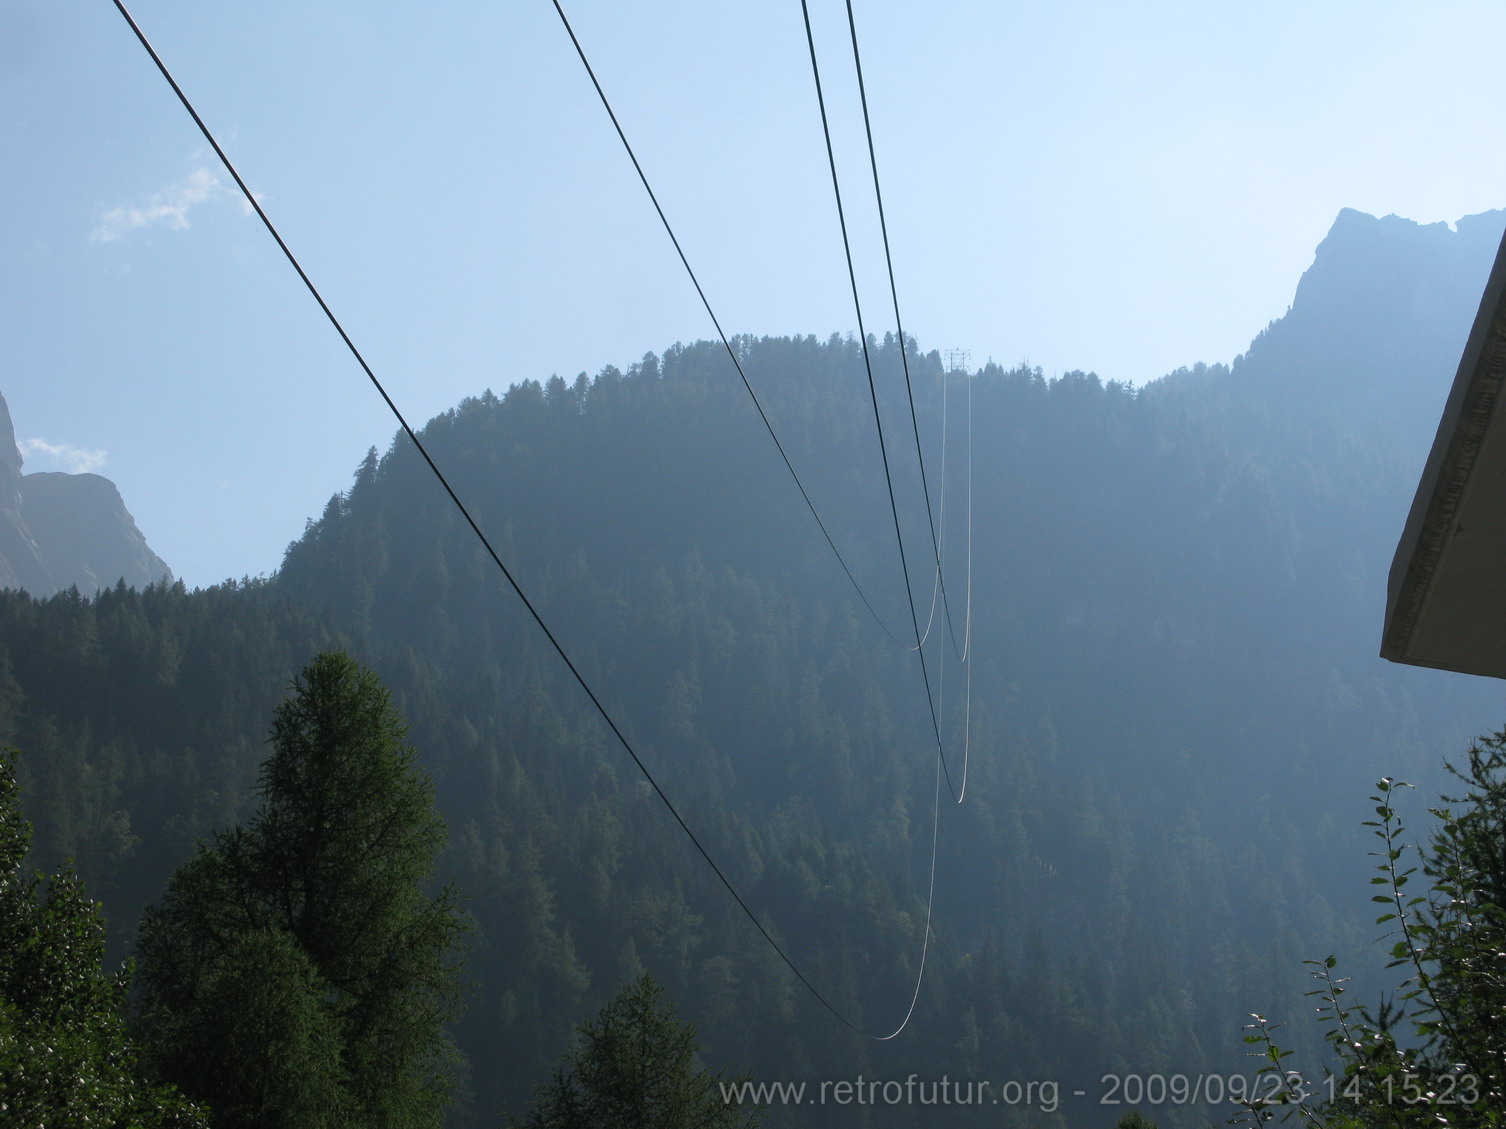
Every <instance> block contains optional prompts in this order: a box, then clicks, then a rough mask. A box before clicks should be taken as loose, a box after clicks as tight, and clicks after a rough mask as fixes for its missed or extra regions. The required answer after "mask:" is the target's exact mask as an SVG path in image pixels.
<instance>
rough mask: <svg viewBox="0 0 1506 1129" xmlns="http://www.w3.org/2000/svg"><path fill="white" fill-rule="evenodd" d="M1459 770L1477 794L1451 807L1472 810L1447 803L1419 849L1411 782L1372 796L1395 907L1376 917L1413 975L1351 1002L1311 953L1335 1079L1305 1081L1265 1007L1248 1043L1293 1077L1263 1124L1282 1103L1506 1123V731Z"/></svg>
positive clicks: (1326, 1114)
mask: <svg viewBox="0 0 1506 1129" xmlns="http://www.w3.org/2000/svg"><path fill="white" fill-rule="evenodd" d="M1451 771H1453V772H1454V775H1455V776H1456V777H1457V778H1458V780H1459V781H1460V782H1462V783H1463V784H1464V785H1465V792H1464V794H1463V795H1462V796H1459V797H1447V798H1446V803H1447V804H1449V805H1463V806H1462V807H1454V806H1444V807H1439V808H1435V809H1433V815H1434V816H1435V817H1436V818H1437V819H1438V821H1439V826H1438V828H1437V829H1436V830H1435V831H1434V832H1432V834H1431V835H1430V836H1429V838H1428V841H1427V843H1426V844H1425V845H1424V846H1422V847H1421V848H1419V849H1416V850H1415V851H1414V850H1413V849H1412V848H1410V847H1408V846H1407V845H1406V844H1405V842H1404V840H1403V833H1404V830H1405V829H1404V827H1403V826H1402V823H1401V819H1400V817H1399V815H1398V813H1397V810H1396V808H1395V807H1394V806H1393V804H1394V794H1395V792H1396V791H1397V789H1399V788H1401V787H1404V785H1401V784H1398V783H1397V782H1395V781H1393V780H1391V779H1389V778H1387V779H1383V780H1381V781H1380V782H1379V784H1378V785H1377V788H1378V792H1377V794H1376V795H1374V796H1372V797H1371V800H1372V801H1373V803H1374V805H1375V813H1376V816H1377V819H1375V820H1371V821H1368V822H1367V826H1369V827H1372V828H1374V831H1375V834H1376V836H1377V837H1378V838H1379V839H1380V841H1381V850H1379V851H1376V852H1374V853H1375V854H1376V855H1377V856H1378V857H1379V859H1380V862H1379V864H1378V865H1377V867H1376V869H1377V870H1378V871H1379V874H1377V875H1376V877H1374V878H1372V879H1371V883H1372V887H1373V888H1375V889H1376V891H1377V892H1376V893H1375V894H1374V896H1373V897H1372V899H1371V900H1372V902H1375V903H1377V904H1378V905H1379V906H1380V907H1382V908H1383V909H1384V911H1385V912H1383V913H1382V914H1381V915H1380V916H1379V917H1377V918H1376V923H1377V924H1381V925H1388V926H1390V927H1391V931H1390V932H1389V933H1388V938H1389V939H1391V940H1392V944H1391V945H1390V947H1389V951H1390V956H1391V960H1390V963H1389V964H1388V965H1387V967H1388V968H1392V969H1401V970H1403V971H1404V972H1405V973H1406V974H1407V979H1406V980H1405V981H1404V982H1403V983H1402V984H1401V985H1400V987H1399V988H1398V989H1397V990H1396V992H1395V993H1394V994H1393V995H1392V996H1391V997H1390V998H1389V999H1385V998H1383V999H1382V1000H1381V1002H1380V1004H1379V1005H1378V1006H1377V1007H1375V1008H1373V1009H1372V1008H1370V1007H1367V1006H1364V1005H1359V1004H1353V1003H1350V1002H1349V1001H1348V1000H1346V999H1344V996H1345V995H1346V993H1347V991H1348V989H1347V988H1346V987H1345V980H1344V979H1343V978H1340V977H1338V976H1337V975H1336V973H1335V969H1336V967H1337V965H1338V961H1337V959H1336V958H1334V957H1332V956H1330V957H1329V958H1328V959H1327V960H1325V961H1310V962H1309V964H1311V965H1313V966H1314V972H1313V975H1314V976H1315V977H1317V979H1318V981H1319V984H1320V986H1319V987H1318V988H1317V989H1315V990H1314V991H1313V992H1312V993H1310V994H1312V995H1315V996H1318V997H1319V999H1320V1000H1321V1002H1322V1004H1321V1007H1320V1008H1319V1012H1320V1014H1321V1015H1322V1016H1323V1017H1324V1020H1325V1021H1326V1023H1327V1031H1326V1038H1327V1041H1328V1043H1329V1046H1330V1047H1331V1049H1332V1053H1333V1057H1334V1059H1335V1061H1336V1065H1335V1066H1333V1067H1330V1068H1327V1069H1325V1070H1324V1072H1323V1075H1322V1078H1321V1080H1313V1079H1312V1077H1311V1075H1306V1076H1304V1074H1303V1073H1301V1072H1298V1071H1296V1070H1295V1069H1294V1066H1293V1063H1292V1061H1290V1060H1291V1053H1290V1052H1289V1051H1285V1050H1283V1049H1282V1048H1281V1047H1280V1046H1279V1045H1278V1044H1277V1043H1276V1041H1275V1036H1274V1030H1273V1029H1272V1028H1271V1026H1270V1025H1269V1024H1267V1023H1266V1021H1265V1020H1263V1019H1261V1018H1260V1017H1258V1016H1257V1017H1256V1024H1255V1029H1254V1033H1253V1034H1252V1035H1250V1036H1249V1038H1248V1040H1247V1041H1248V1042H1251V1043H1254V1044H1256V1045H1257V1046H1258V1047H1260V1049H1261V1052H1262V1054H1263V1055H1264V1057H1265V1058H1267V1059H1268V1062H1267V1064H1266V1066H1265V1069H1264V1072H1265V1073H1266V1074H1269V1075H1274V1076H1281V1077H1284V1078H1285V1086H1284V1088H1283V1090H1282V1092H1281V1094H1280V1096H1279V1098H1278V1099H1277V1100H1275V1101H1272V1102H1256V1103H1250V1104H1249V1107H1248V1112H1249V1114H1250V1115H1251V1117H1252V1119H1253V1120H1257V1121H1258V1120H1260V1115H1261V1114H1262V1113H1263V1112H1264V1111H1265V1110H1266V1109H1268V1108H1269V1107H1270V1106H1272V1105H1274V1106H1276V1107H1281V1106H1288V1107H1297V1108H1300V1109H1301V1110H1302V1111H1303V1117H1304V1120H1305V1121H1306V1122H1307V1123H1309V1124H1314V1125H1327V1126H1331V1127H1332V1129H1359V1127H1365V1126H1372V1125H1378V1124H1389V1125H1395V1126H1398V1127H1399V1129H1400V1127H1406V1126H1418V1127H1419V1129H1420V1127H1422V1126H1434V1127H1443V1129H1450V1127H1452V1129H1474V1127H1486V1126H1499V1125H1503V1124H1506V730H1502V731H1500V732H1497V733H1494V734H1492V735H1491V736H1489V737H1483V738H1480V739H1479V740H1478V741H1476V742H1475V743H1474V744H1472V745H1471V747H1470V749H1469V753H1468V761H1467V764H1466V765H1465V767H1463V768H1462V769H1456V768H1452V766H1451ZM1412 857H1416V858H1417V859H1418V865H1415V866H1413V865H1409V859H1410V858H1412ZM1419 875H1420V876H1421V877H1423V878H1425V879H1426V880H1428V882H1429V883H1430V885H1429V888H1428V890H1427V891H1426V892H1423V893H1418V892H1416V891H1415V890H1412V889H1408V887H1409V886H1410V885H1411V880H1412V879H1414V878H1416V877H1419Z"/></svg>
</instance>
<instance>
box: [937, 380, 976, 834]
mask: <svg viewBox="0 0 1506 1129" xmlns="http://www.w3.org/2000/svg"><path fill="white" fill-rule="evenodd" d="M947 401H948V396H947V374H946V371H945V370H943V371H942V374H941V499H940V505H939V512H938V516H937V529H938V535H939V536H940V538H941V539H942V542H943V543H945V541H946V496H947V481H948V475H947V457H946V451H947V434H948V427H947ZM972 460H973V399H972V385H971V384H969V385H968V400H967V482H968V518H967V538H968V558H967V587H968V604H967V618H966V620H965V621H964V625H963V636H962V638H963V645H962V651H961V653H960V654H959V655H958V658H959V660H960V661H961V663H962V665H963V666H964V667H966V668H967V682H966V690H965V692H964V694H963V707H962V787H961V788H959V789H958V790H957V803H959V804H960V803H961V802H962V801H963V800H964V799H965V798H966V796H967V770H968V762H969V759H970V752H971V749H972V740H973V668H972V664H971V663H969V662H968V657H969V656H968V650H969V644H970V643H971V633H972V626H973V621H972V614H973V608H972V583H973V560H972V537H973V524H972V522H973V517H972V483H973V461H972ZM939 665H940V667H941V670H940V673H939V674H938V675H937V677H936V697H937V698H939V699H940V700H941V705H942V709H943V710H945V708H946V652H945V651H942V652H941V662H940V664H939Z"/></svg>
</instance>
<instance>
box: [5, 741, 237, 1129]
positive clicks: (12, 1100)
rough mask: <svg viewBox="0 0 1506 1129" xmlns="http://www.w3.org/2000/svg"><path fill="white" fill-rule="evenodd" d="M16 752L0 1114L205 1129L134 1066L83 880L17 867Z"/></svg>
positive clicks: (120, 1127)
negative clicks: (44, 878)
mask: <svg viewBox="0 0 1506 1129" xmlns="http://www.w3.org/2000/svg"><path fill="white" fill-rule="evenodd" d="M15 759H16V758H15V753H14V752H12V751H9V750H0V1123H3V1124H5V1125H16V1126H21V1125H37V1126H48V1125H56V1126H75V1125H78V1126H84V1125H97V1126H101V1127H117V1129H127V1127H129V1129H202V1127H203V1126H204V1125H206V1124H207V1122H206V1119H205V1117H204V1115H203V1113H202V1112H201V1111H200V1110H199V1109H197V1108H196V1107H194V1106H193V1105H192V1104H190V1103H188V1102H185V1101H183V1100H182V1099H181V1098H180V1097H178V1096H177V1095H176V1094H174V1093H173V1091H172V1090H171V1089H170V1088H168V1087H160V1086H152V1085H150V1084H148V1083H147V1082H145V1081H144V1080H143V1079H142V1077H141V1076H140V1074H139V1072H138V1071H137V1068H136V1054H135V1048H134V1047H133V1046H132V1045H131V1043H130V1041H129V1040H128V1039H127V1037H126V1030H125V1016H124V1005H125V995H126V990H127V976H126V974H125V973H120V974H118V975H115V976H109V975H106V974H105V973H104V971H103V970H102V968H101V962H102V960H103V958H104V948H105V945H104V921H103V918H102V916H101V914H100V911H99V907H98V905H96V904H95V903H94V902H91V901H90V900H89V899H88V898H87V897H86V896H85V893H84V886H83V883H82V882H81V881H80V880H79V879H78V878H77V877H76V876H75V875H74V874H73V873H72V871H71V870H64V871H63V872H62V873H60V874H57V875H55V876H53V877H52V878H50V879H48V880H47V881H46V883H45V890H44V888H43V887H44V883H43V881H42V879H41V878H40V877H33V878H31V879H24V878H23V877H22V875H21V867H22V860H23V858H24V857H25V855H26V849H27V845H28V843H29V841H30V838H31V829H30V827H29V826H28V825H27V824H26V822H25V821H24V820H23V819H22V818H21V815H20V812H19V810H18V809H17V806H16V798H17V792H18V789H17V786H16V777H15Z"/></svg>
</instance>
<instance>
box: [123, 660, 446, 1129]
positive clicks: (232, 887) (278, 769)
mask: <svg viewBox="0 0 1506 1129" xmlns="http://www.w3.org/2000/svg"><path fill="white" fill-rule="evenodd" d="M405 733H406V726H405V725H404V724H403V722H402V719H401V717H400V716H399V715H398V713H397V711H396V709H395V708H394V707H393V706H392V704H391V701H390V699H389V697H388V695H387V692H386V690H385V689H384V688H383V687H382V686H381V684H380V682H378V680H377V678H376V676H375V675H374V674H373V673H372V672H371V671H369V670H365V669H363V668H361V667H359V666H358V665H357V664H356V663H354V662H353V661H351V660H350V659H349V658H347V657H346V656H344V655H342V654H324V655H320V656H319V657H318V658H316V659H315V660H314V661H313V662H311V663H310V664H309V665H308V667H307V668H305V670H304V672H303V674H302V675H301V676H300V677H299V678H298V679H296V680H295V682H294V685H293V694H292V696H291V697H289V699H288V700H287V701H285V702H284V703H283V705H282V706H280V707H279V708H278V710H277V713H276V717H275V720H274V722H273V725H272V735H271V744H272V749H273V751H272V755H271V756H270V757H269V758H268V760H267V762H266V764H265V765H264V766H263V770H262V780H261V789H260V794H261V797H262V803H261V808H260V810H259V812H258V814H257V816H256V818H255V819H253V820H252V821H251V822H250V823H249V824H248V825H246V826H244V827H241V828H237V829H236V830H234V831H231V832H227V833H221V834H217V835H216V836H215V837H214V840H213V842H212V844H210V845H209V846H207V847H201V848H200V849H199V851H198V853H197V854H196V855H195V856H194V858H193V859H192V860H191V861H190V862H189V863H188V864H186V865H185V866H184V867H183V868H182V869H180V870H179V871H178V873H177V874H176V875H175V876H174V877H173V880H172V882H171V883H170V884H169V886H168V891H167V895H166V897H165V898H164V899H163V901H162V902H161V903H160V904H158V905H156V906H154V907H152V908H151V909H149V910H148V911H147V913H146V915H145V917H144V918H143V922H142V927H141V938H140V943H139V951H140V960H141V970H142V993H141V1005H140V1006H141V1029H142V1032H143V1037H144V1039H145V1041H146V1045H147V1047H148V1048H149V1050H150V1052H151V1055H152V1061H153V1063H154V1064H155V1066H156V1067H157V1069H158V1070H159V1071H160V1072H161V1073H162V1074H163V1075H164V1076H165V1077H168V1078H171V1079H172V1080H174V1081H176V1082H177V1083H179V1084H180V1085H181V1086H182V1087H183V1089H184V1090H185V1091H186V1092H188V1093H190V1094H194V1095H196V1096H199V1097H202V1098H203V1099H204V1100H206V1101H207V1102H209V1103H210V1104H211V1105H212V1106H213V1107H214V1108H215V1110H216V1111H217V1119H216V1123H217V1124H219V1125H223V1126H237V1127H238V1126H246V1127H248V1129H249V1127H250V1126H271V1125H285V1126H289V1127H290V1129H291V1127H294V1126H321V1125H328V1126H335V1125H345V1124H356V1125H384V1126H391V1127H393V1129H400V1127H401V1129H406V1127H409V1126H413V1127H417V1126H429V1125H438V1124H439V1123H440V1122H441V1120H442V1115H443V1111H444V1107H445V1103H446V1100H447V1095H448V1091H449V1088H450V1084H451V1066H452V1062H451V1056H452V1048H451V1046H450V1043H449V1041H448V1039H447V1038H446V1037H445V1035H444V1033H443V1025H444V1024H445V1023H446V1022H447V1021H448V1020H450V1019H451V1018H453V1017H454V1016H455V1015H456V1014H457V1013H458V996H459V985H458V979H457V977H458V973H459V965H460V958H459V955H458V951H457V942H458V939H459V934H460V933H461V932H462V930H463V929H464V927H465V926H464V920H463V918H462V916H461V914H460V913H459V911H458V909H457V904H456V901H457V896H456V893H455V891H454V889H453V887H445V888H444V889H443V890H441V891H440V892H439V894H437V895H435V896H433V897H431V896H429V895H427V894H426V893H425V892H424V887H425V885H426V884H427V883H428V881H429V880H430V878H431V877H432V875H433V871H434V866H435V859H436V856H437V853H438V852H439V850H440V848H441V847H442V845H443V842H444V837H445V832H444V824H443V823H442V822H441V820H440V819H439V817H438V815H437V814H435V812H434V810H433V789H432V785H431V784H430V783H429V781H428V779H427V777H426V776H425V775H424V774H423V773H422V772H421V771H419V770H418V768H417V767H416V765H415V763H414V753H413V750H412V748H411V747H410V746H409V745H407V744H406V741H405Z"/></svg>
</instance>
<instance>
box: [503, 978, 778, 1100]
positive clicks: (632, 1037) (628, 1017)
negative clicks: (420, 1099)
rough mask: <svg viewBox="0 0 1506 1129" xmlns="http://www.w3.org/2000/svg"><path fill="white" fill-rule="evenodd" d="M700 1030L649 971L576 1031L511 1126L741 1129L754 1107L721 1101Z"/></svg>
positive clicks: (721, 1080) (729, 1082)
mask: <svg viewBox="0 0 1506 1129" xmlns="http://www.w3.org/2000/svg"><path fill="white" fill-rule="evenodd" d="M696 1050H697V1048H696V1033H695V1028H694V1026H692V1025H691V1024H689V1023H685V1022H682V1021H681V1020H680V1019H679V1017H678V1015H677V1014H676V1008H675V1006H674V1003H673V1002H672V1001H670V1000H669V999H668V998H666V997H665V995H664V990H663V989H662V988H661V987H659V985H658V984H657V983H656V982H655V981H654V978H653V977H652V976H650V975H649V974H648V973H647V972H645V973H643V974H642V975H641V976H639V977H638V978H637V979H636V980H634V981H632V982H631V983H629V984H628V985H627V986H626V987H624V988H623V989H622V990H621V991H620V992H618V993H617V995H616V996H615V997H613V998H612V1000H611V1001H610V1002H608V1003H607V1005H606V1006H605V1007H603V1008H602V1009H601V1012H600V1013H599V1014H598V1015H597V1017H596V1019H595V1020H594V1021H593V1022H587V1023H583V1024H581V1025H580V1027H579V1028H578V1029H577V1041H576V1045H575V1046H574V1047H573V1048H572V1049H571V1050H570V1051H569V1052H568V1053H567V1054H566V1055H565V1058H564V1064H563V1065H562V1066H560V1067H559V1068H558V1069H557V1070H556V1071H555V1073H554V1079H553V1081H552V1082H551V1083H550V1084H549V1085H548V1086H545V1087H542V1088H541V1089H540V1090H539V1092H538V1094H537V1095H536V1096H535V1098H534V1103H533V1108H532V1109H531V1110H530V1111H529V1114H528V1118H527V1120H525V1121H517V1120H516V1119H514V1118H511V1117H509V1118H508V1125H509V1126H511V1127H512V1129H718V1127H725V1129H736V1127H738V1126H746V1127H750V1129H751V1127H752V1126H754V1125H756V1124H757V1123H758V1118H757V1111H756V1110H754V1109H750V1108H748V1107H746V1106H743V1105H740V1104H738V1103H737V1102H735V1101H734V1102H728V1101H727V1100H725V1098H724V1094H723V1087H724V1086H726V1087H734V1086H738V1085H739V1084H740V1083H742V1082H745V1081H747V1076H746V1075H744V1076H743V1077H740V1078H736V1079H727V1078H725V1077H724V1076H723V1075H722V1074H721V1073H720V1072H719V1073H717V1074H712V1073H711V1072H710V1071H709V1070H706V1069H705V1068H703V1067H698V1066H697V1065H696V1061H695V1060H696Z"/></svg>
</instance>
